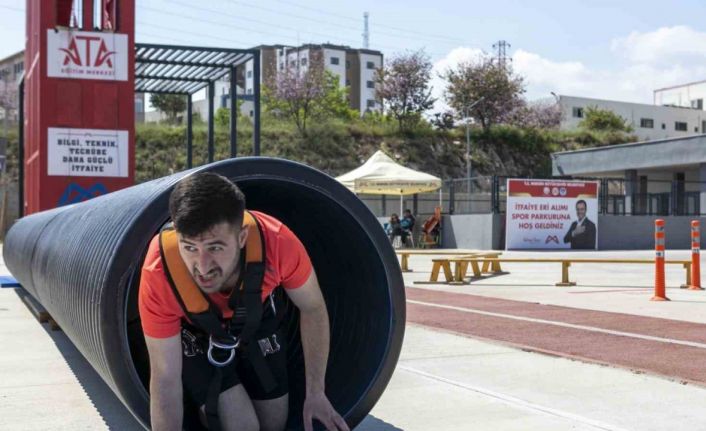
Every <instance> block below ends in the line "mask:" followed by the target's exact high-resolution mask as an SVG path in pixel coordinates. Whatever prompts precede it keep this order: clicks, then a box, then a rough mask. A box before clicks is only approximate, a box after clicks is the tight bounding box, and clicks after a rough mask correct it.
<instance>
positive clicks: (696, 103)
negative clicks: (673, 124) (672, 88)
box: [691, 99, 704, 109]
mask: <svg viewBox="0 0 706 431" xmlns="http://www.w3.org/2000/svg"><path fill="white" fill-rule="evenodd" d="M691 107H692V108H694V109H704V99H694V100H692V101H691Z"/></svg>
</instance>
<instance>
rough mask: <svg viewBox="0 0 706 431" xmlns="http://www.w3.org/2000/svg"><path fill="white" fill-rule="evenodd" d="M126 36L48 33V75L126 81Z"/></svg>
mask: <svg viewBox="0 0 706 431" xmlns="http://www.w3.org/2000/svg"><path fill="white" fill-rule="evenodd" d="M127 49H128V48H127V35H126V34H117V33H101V32H90V31H69V30H56V31H55V30H47V76H49V77H53V78H74V79H102V80H110V81H127V75H128V74H127V53H128V51H127Z"/></svg>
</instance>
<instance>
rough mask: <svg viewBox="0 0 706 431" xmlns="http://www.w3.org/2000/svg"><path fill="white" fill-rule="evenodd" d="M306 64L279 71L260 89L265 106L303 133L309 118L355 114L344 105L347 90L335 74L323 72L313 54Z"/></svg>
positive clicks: (320, 63)
mask: <svg viewBox="0 0 706 431" xmlns="http://www.w3.org/2000/svg"><path fill="white" fill-rule="evenodd" d="M309 64H310V66H309V67H307V68H305V69H296V68H286V69H284V70H281V71H279V72H278V73H277V74H276V75H275V76H274V77H273V79H272V80H271V82H269V84H268V85H266V86H265V88H264V89H263V93H264V102H265V109H266V110H267V111H269V112H271V113H273V114H276V115H277V114H278V115H283V116H285V117H288V118H290V119H291V120H292V121H294V123H295V124H296V126H297V129H298V130H299V132H300V133H301V134H302V135H303V136H306V133H307V126H308V124H309V122H310V121H311V120H312V119H313V118H318V119H321V118H325V117H331V116H333V117H348V118H350V117H351V116H353V115H355V114H354V113H353V112H352V110H351V109H350V108H349V107H348V93H347V89H346V88H342V87H341V86H340V85H339V78H338V76H337V75H335V74H333V73H331V72H328V71H325V70H324V67H323V63H322V62H321V61H317V58H316V57H312V58H310V63H309Z"/></svg>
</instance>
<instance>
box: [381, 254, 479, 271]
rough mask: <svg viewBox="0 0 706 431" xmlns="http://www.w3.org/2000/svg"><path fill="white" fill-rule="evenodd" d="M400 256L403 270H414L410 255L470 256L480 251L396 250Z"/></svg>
mask: <svg viewBox="0 0 706 431" xmlns="http://www.w3.org/2000/svg"><path fill="white" fill-rule="evenodd" d="M395 252H396V253H397V254H398V255H399V256H400V268H401V269H402V272H412V269H410V267H409V256H411V255H415V256H417V255H422V256H468V255H473V254H474V253H479V252H480V251H479V250H464V249H435V250H416V249H409V250H395Z"/></svg>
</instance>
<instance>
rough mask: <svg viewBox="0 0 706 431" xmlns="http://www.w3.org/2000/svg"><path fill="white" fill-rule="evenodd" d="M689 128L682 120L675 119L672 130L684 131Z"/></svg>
mask: <svg viewBox="0 0 706 431" xmlns="http://www.w3.org/2000/svg"><path fill="white" fill-rule="evenodd" d="M688 129H689V127H688V125H687V124H686V122H684V121H675V122H674V130H676V131H677V132H686V131H687V130H688Z"/></svg>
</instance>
